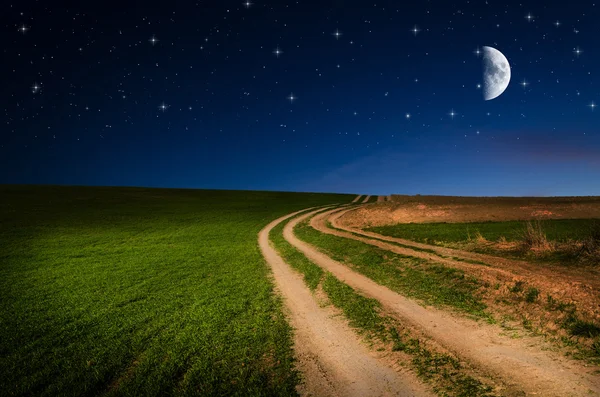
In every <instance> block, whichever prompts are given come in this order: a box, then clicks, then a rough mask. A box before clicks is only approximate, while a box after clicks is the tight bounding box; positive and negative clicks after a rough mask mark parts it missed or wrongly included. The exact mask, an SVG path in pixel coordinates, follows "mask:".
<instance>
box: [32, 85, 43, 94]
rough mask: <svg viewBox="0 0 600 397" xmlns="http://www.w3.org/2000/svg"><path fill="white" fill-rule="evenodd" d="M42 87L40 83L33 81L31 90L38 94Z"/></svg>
mask: <svg viewBox="0 0 600 397" xmlns="http://www.w3.org/2000/svg"><path fill="white" fill-rule="evenodd" d="M40 88H41V87H40V86H39V85H38V83H33V85H32V86H31V92H33V93H34V94H37V93H38V92H39V91H40Z"/></svg>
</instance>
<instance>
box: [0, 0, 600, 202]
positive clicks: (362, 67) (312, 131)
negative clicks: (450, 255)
mask: <svg viewBox="0 0 600 397" xmlns="http://www.w3.org/2000/svg"><path fill="white" fill-rule="evenodd" d="M596 2H597V0H592V1H583V0H574V1H570V2H563V1H561V2H558V1H552V2H550V1H548V2H541V1H521V2H512V1H496V0H494V1H492V0H489V1H483V0H482V1H479V0H478V1H465V2H463V1H456V2H453V1H441V0H440V1H413V2H401V1H397V0H394V1H377V2H372V1H371V2H367V1H358V0H352V1H350V0H323V1H296V2H293V1H284V0H268V1H266V0H255V1H251V2H245V1H244V0H240V1H216V0H215V1H198V2H194V1H144V2H128V1H120V2H112V1H102V2H92V1H82V2H72V3H69V2H58V1H37V2H33V1H18V2H13V4H12V5H11V4H9V3H7V2H4V3H3V4H2V6H0V7H1V11H0V21H1V24H0V26H1V27H2V29H3V32H2V37H3V40H2V62H1V64H0V68H1V76H2V95H1V104H0V109H2V112H1V114H0V125H1V127H0V183H10V184H68V185H108V186H122V185H126V186H153V187H184V188H216V189H259V190H294V191H322V192H348V193H370V194H390V193H399V194H417V193H420V194H451V195H600V79H599V74H600V45H599V44H598V37H597V36H598V32H599V23H600V2H598V4H597V3H596ZM484 46H490V47H494V48H496V49H498V50H499V51H501V52H502V53H503V54H504V55H505V56H506V58H507V59H508V61H509V63H510V66H511V71H512V78H511V80H510V85H509V86H508V88H507V89H506V91H505V92H504V93H503V94H502V95H500V96H499V97H497V98H496V99H493V100H490V101H485V100H484V98H483V92H482V87H481V84H482V83H483V57H482V49H483V47H484Z"/></svg>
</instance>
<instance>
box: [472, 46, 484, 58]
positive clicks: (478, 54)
mask: <svg viewBox="0 0 600 397" xmlns="http://www.w3.org/2000/svg"><path fill="white" fill-rule="evenodd" d="M481 53H482V51H481V50H480V49H479V47H477V48H476V49H475V51H473V54H475V55H477V56H480V55H481Z"/></svg>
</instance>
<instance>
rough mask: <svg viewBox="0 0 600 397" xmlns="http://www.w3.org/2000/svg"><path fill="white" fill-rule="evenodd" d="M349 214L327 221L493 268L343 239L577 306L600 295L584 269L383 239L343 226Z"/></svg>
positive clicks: (342, 227)
mask: <svg viewBox="0 0 600 397" xmlns="http://www.w3.org/2000/svg"><path fill="white" fill-rule="evenodd" d="M349 211H352V209H342V210H338V211H332V212H330V215H329V216H328V220H329V221H330V222H331V224H332V226H333V227H335V228H337V229H340V230H344V231H346V232H349V233H355V234H359V235H361V236H364V237H368V238H376V239H378V240H384V241H389V242H392V243H399V244H402V245H405V246H407V247H414V248H420V249H427V250H431V251H434V252H435V253H436V254H437V255H442V256H446V257H455V258H461V259H467V260H475V261H479V262H483V263H486V264H488V265H490V266H491V267H486V268H485V269H482V267H481V266H480V265H476V264H469V263H466V262H461V261H455V260H450V259H446V258H440V257H439V256H437V255H433V254H431V253H427V252H423V251H415V250H411V249H410V248H403V247H398V246H394V245H390V244H386V243H384V242H379V241H376V240H370V239H361V238H360V237H357V236H354V235H348V234H344V235H342V236H341V237H348V238H354V239H357V240H360V241H363V242H365V243H367V244H371V245H376V246H378V247H380V248H383V249H387V250H389V251H392V252H396V253H399V254H403V255H411V256H416V257H420V258H425V259H430V260H435V261H436V262H440V263H445V264H448V265H450V266H453V267H456V268H462V269H469V270H472V271H474V272H485V273H488V274H490V273H495V274H496V275H498V276H500V278H503V279H509V278H510V279H514V278H517V279H530V280H535V281H536V282H537V283H539V285H540V286H541V287H545V288H546V289H550V290H551V292H552V294H553V295H554V296H555V297H559V298H561V297H563V295H562V294H563V293H566V294H568V296H565V299H569V300H571V299H573V300H575V301H578V302H585V301H587V300H589V299H590V298H594V297H595V296H596V294H597V293H598V291H600V278H598V277H590V274H589V272H586V271H585V270H583V269H574V268H572V267H569V268H561V267H557V266H540V265H537V264H532V263H529V262H526V261H520V260H516V259H507V258H502V257H497V256H493V255H486V254H479V253H475V252H469V251H463V250H458V249H454V248H446V247H439V246H436V245H430V244H424V243H418V242H415V241H411V240H405V239H402V238H397V237H390V236H384V235H382V234H378V233H374V232H368V231H364V230H361V229H357V228H353V227H349V226H346V225H344V222H343V221H342V220H341V219H340V218H342V217H343V216H344V214H346V213H347V212H349ZM333 212H335V213H333ZM323 224H324V223H323ZM328 230H331V229H328ZM574 283H575V284H576V285H575V287H576V288H574V285H573V284H574Z"/></svg>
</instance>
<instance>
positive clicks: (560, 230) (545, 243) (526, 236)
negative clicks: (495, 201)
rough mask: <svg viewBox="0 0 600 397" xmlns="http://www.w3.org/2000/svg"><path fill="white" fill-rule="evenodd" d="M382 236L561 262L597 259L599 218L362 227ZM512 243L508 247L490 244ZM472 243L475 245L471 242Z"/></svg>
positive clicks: (582, 261)
mask: <svg viewBox="0 0 600 397" xmlns="http://www.w3.org/2000/svg"><path fill="white" fill-rule="evenodd" d="M366 230H368V231H372V232H375V233H379V234H383V235H386V236H392V237H399V238H403V239H407V240H413V241H418V242H425V243H428V244H434V245H441V246H448V245H450V246H455V247H458V248H465V247H466V248H467V249H472V250H474V251H476V252H482V253H492V254H495V255H500V256H506V257H514V258H526V259H529V260H534V261H536V260H543V261H550V262H555V263H560V264H564V265H573V264H578V263H584V262H585V263H592V264H593V263H600V221H599V220H597V219H548V220H542V221H534V222H531V221H528V222H524V221H507V222H477V223H414V224H413V223H409V224H397V225H390V226H380V227H372V228H368V229H366ZM494 242H498V243H516V244H513V246H512V248H508V249H505V248H500V247H496V246H494V244H493V243H494ZM473 243H475V245H473Z"/></svg>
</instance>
